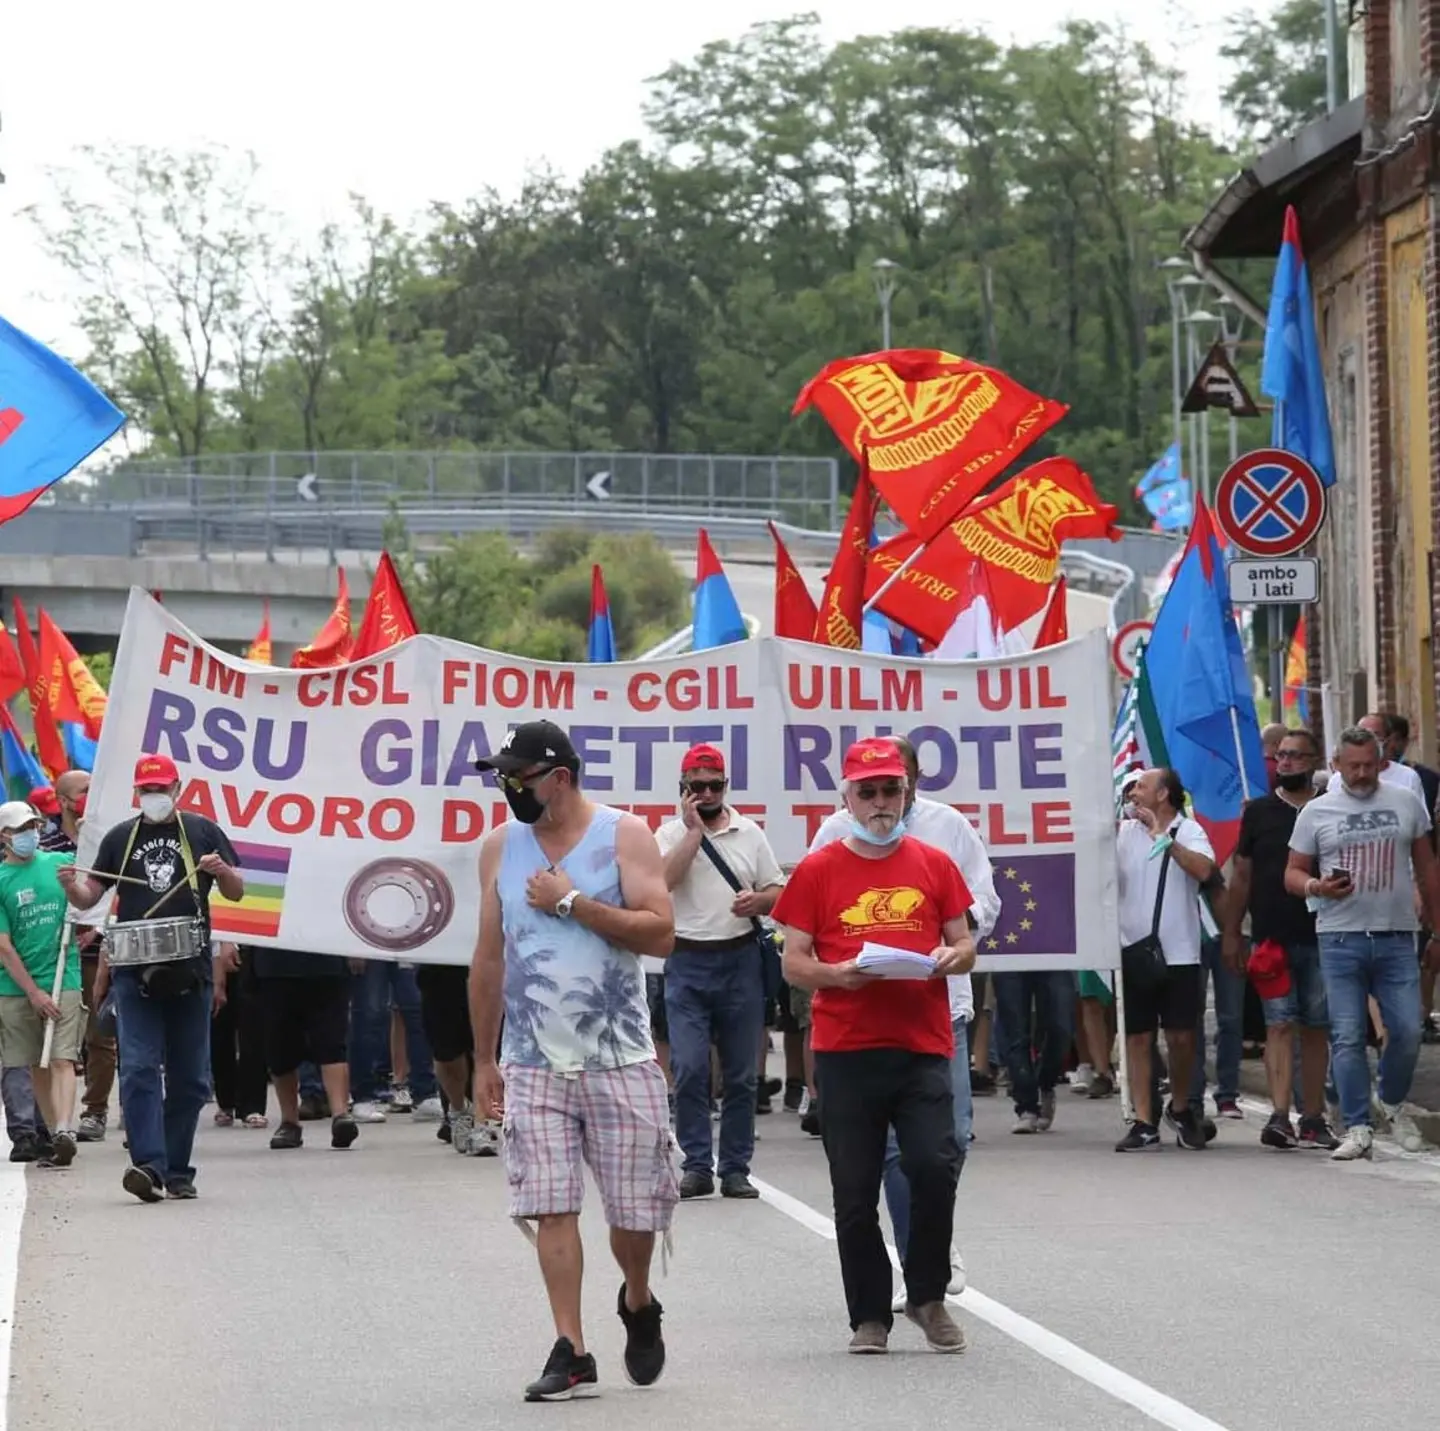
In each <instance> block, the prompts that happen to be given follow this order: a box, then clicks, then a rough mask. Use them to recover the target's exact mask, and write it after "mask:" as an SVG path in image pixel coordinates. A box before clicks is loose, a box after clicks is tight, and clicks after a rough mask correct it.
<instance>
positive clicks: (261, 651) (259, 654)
mask: <svg viewBox="0 0 1440 1431" xmlns="http://www.w3.org/2000/svg"><path fill="white" fill-rule="evenodd" d="M264 610H265V614H264V615H263V616H262V617H261V618H260V629H259V630H258V631H257V632H256V633H255V639H254V640H253V641H252V642H251V643H250V644H249V645H248V646H247V647H246V648H245V659H246V660H247V661H254V662H255V664H256V665H257V666H273V665H274V664H275V643H274V642H273V641H272V640H271V639H270V598H269V597H266V598H265V608H264Z"/></svg>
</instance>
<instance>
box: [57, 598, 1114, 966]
mask: <svg viewBox="0 0 1440 1431" xmlns="http://www.w3.org/2000/svg"><path fill="white" fill-rule="evenodd" d="M1108 661H1109V657H1108V653H1107V649H1106V642H1105V636H1104V633H1103V632H1091V633H1090V634H1088V635H1087V636H1085V637H1082V638H1080V639H1078V640H1075V641H1071V642H1068V643H1066V644H1064V645H1059V646H1052V647H1049V648H1047V649H1045V650H1042V651H1036V652H1033V653H1030V654H1027V655H1023V656H1014V657H1009V658H1007V659H1004V660H1000V661H994V662H986V663H980V662H942V661H905V660H900V659H897V658H893V657H889V656H879V655H871V654H868V653H863V652H859V651H838V650H832V649H829V648H825V647H820V646H816V645H812V644H810V643H807V642H794V641H781V640H776V639H773V638H766V639H762V640H757V641H745V642H739V643H736V644H734V645H730V646H723V647H718V648H715V649H713V650H708V651H704V652H700V653H696V654H693V655H688V656H679V657H672V658H668V659H666V660H663V661H653V662H635V661H630V662H623V661H622V662H615V663H613V664H612V663H605V664H594V665H590V664H580V665H575V666H562V665H550V664H546V663H543V662H537V661H528V660H523V659H521V658H519V657H515V656H508V655H503V654H500V653H497V652H494V651H484V650H480V649H478V648H477V647H473V646H467V645H465V644H463V643H461V642H458V641H447V640H441V639H439V638H437V637H433V636H420V637H416V638H414V639H412V640H410V641H406V642H405V643H404V644H402V645H400V646H397V647H394V648H392V649H390V650H388V651H385V652H382V653H381V654H379V655H377V656H375V657H374V658H373V659H370V660H365V661H360V662H357V663H355V664H353V665H350V666H341V667H334V668H331V669H326V670H316V671H300V670H282V669H276V668H271V667H261V666H257V665H255V664H254V663H252V662H248V661H245V660H242V659H240V658H239V657H235V656H229V655H227V654H225V653H224V652H222V651H218V650H216V649H215V648H213V647H211V646H208V645H206V644H205V643H204V642H202V641H201V640H199V638H197V637H196V636H195V635H194V634H193V633H191V632H190V631H189V630H187V629H186V628H185V627H184V626H183V625H182V624H181V623H180V622H179V621H177V620H176V619H175V617H174V616H173V615H171V613H170V612H169V611H168V610H167V609H166V608H165V607H163V606H161V605H160V604H159V603H157V602H156V601H155V600H154V599H153V598H152V597H151V596H150V595H149V594H148V593H147V592H144V591H141V590H139V589H138V588H137V589H136V590H133V591H132V592H131V594H130V602H129V606H128V608H127V611H126V617H125V626H124V631H123V633H122V636H121V640H120V649H119V652H118V654H117V657H116V662H115V671H114V676H113V679H112V681H111V688H110V695H111V700H110V705H109V710H108V713H107V715H106V717H105V724H104V729H103V731H102V733H101V738H100V749H99V753H98V758H97V762H96V766H95V774H94V780H93V783H92V785H91V789H90V796H89V803H88V810H87V818H86V822H85V830H84V843H83V845H82V850H81V862H82V864H83V863H88V861H89V859H90V857H91V856H93V853H94V850H95V848H96V846H97V845H98V843H99V839H100V836H101V835H102V834H103V833H104V832H105V831H106V830H107V829H109V828H110V827H111V826H112V825H115V824H117V823H119V822H120V821H122V820H124V819H126V818H128V817H129V816H130V815H131V813H132V805H133V797H132V791H131V787H130V781H131V773H132V770H133V767H134V762H135V760H136V759H137V758H138V757H139V756H140V755H141V754H142V753H146V754H156V753H163V754H167V755H170V756H171V757H173V758H174V760H175V762H176V764H177V765H178V766H179V768H180V772H181V779H182V784H183V790H182V794H181V800H180V804H181V808H182V809H185V810H190V811H194V812H196V813H199V814H202V815H206V816H209V817H210V818H212V819H214V820H216V821H217V822H218V823H219V824H220V825H221V826H222V827H223V828H224V829H225V830H226V832H227V833H228V834H229V835H230V837H231V839H232V840H233V841H234V843H235V847H236V850H237V852H238V853H239V856H240V859H241V863H242V865H243V872H244V875H245V880H246V894H245V898H244V900H243V901H241V902H240V903H239V904H231V903H228V902H227V901H225V900H223V899H220V898H219V897H218V895H217V896H216V897H215V898H214V899H213V901H212V907H213V910H214V925H215V931H216V933H217V935H223V936H224V937H227V938H232V939H235V940H236V941H238V942H240V943H246V944H269V945H279V946H283V947H285V948H293V949H306V950H314V951H317V952H322V953H334V954H349V955H363V956H365V957H367V958H391V959H405V960H413V961H416V962H420V963H432V964H461V963H466V962H468V961H469V958H470V955H471V952H472V949H473V946H474V940H475V932H476V924H477V914H478V890H477V876H476V861H477V857H478V854H479V841H480V839H481V837H482V836H483V835H484V834H485V833H486V832H487V831H488V830H490V829H492V828H494V826H495V825H496V824H498V823H500V822H501V821H503V820H504V819H505V818H506V817H507V815H508V807H507V806H506V804H505V800H504V797H503V795H502V794H501V791H500V790H499V788H498V787H497V786H496V784H495V783H494V778H493V777H492V776H490V775H488V774H484V775H482V774H480V773H479V772H477V771H476V770H475V768H474V762H475V761H476V760H477V759H479V758H481V757H483V756H486V755H488V754H490V752H491V751H492V750H494V749H495V747H496V746H498V745H499V743H500V742H501V741H502V740H503V739H504V737H505V733H506V731H507V730H509V729H510V728H511V727H512V726H514V725H516V724H519V723H520V722H521V721H524V720H529V719H534V718H536V717H539V716H545V717H547V718H549V719H551V720H554V721H556V722H557V723H558V724H560V725H562V726H564V727H565V728H566V729H567V730H568V731H569V732H570V736H571V739H572V740H573V741H574V743H575V747H576V750H577V751H578V752H579V754H580V757H581V760H582V761H583V763H584V775H583V779H582V783H583V785H584V788H585V789H586V790H587V791H588V792H589V793H590V794H591V795H592V796H593V797H594V798H595V799H596V800H599V801H603V802H605V803H607V804H614V805H619V806H622V807H624V808H627V809H630V810H633V811H634V812H635V813H636V814H638V815H640V816H641V817H642V818H644V819H645V820H647V821H649V823H650V824H651V826H652V827H654V826H656V825H658V824H659V823H660V822H661V821H663V820H666V819H669V818H671V817H672V816H674V815H675V814H676V813H677V804H678V785H679V769H680V757H681V755H682V754H683V753H684V751H685V750H686V748H687V747H689V746H690V745H692V744H695V743H697V742H700V741H706V742H710V743H713V744H715V745H718V746H720V747H721V748H722V749H723V750H724V751H725V753H726V756H727V759H728V762H729V771H730V779H731V792H730V799H731V802H732V804H733V805H734V806H735V808H736V809H737V810H739V811H741V812H742V813H744V814H747V815H750V816H751V817H752V818H754V819H756V820H758V821H759V822H760V823H762V824H763V825H764V827H765V829H766V832H767V833H768V835H769V837H770V840H771V843H772V845H773V847H774V849H775V852H776V854H777V856H778V857H779V859H780V861H781V863H782V864H785V865H787V866H788V865H793V864H794V863H795V862H797V861H798V860H799V859H800V858H801V857H802V856H803V855H804V853H805V849H806V846H807V843H808V841H809V839H810V838H811V836H812V835H813V834H814V832H815V830H816V829H817V828H818V827H819V824H820V822H821V821H822V820H823V819H824V818H825V816H826V815H828V814H830V813H831V812H832V811H833V810H834V809H835V808H836V806H837V804H838V802H839V769H840V761H841V757H842V755H843V753H844V751H845V749H846V747H847V746H848V745H849V744H850V743H851V742H852V741H854V740H856V739H857V738H859V737H861V736H866V735H878V734H890V733H901V734H904V735H907V736H908V737H909V738H910V739H911V740H912V741H913V742H914V743H915V745H916V747H917V749H918V750H919V753H920V763H921V769H922V771H923V778H922V781H921V791H922V793H923V794H925V795H928V796H929V797H931V798H932V799H937V800H943V801H947V802H949V803H953V804H954V805H955V806H956V807H957V808H958V809H960V810H961V811H963V812H964V813H965V814H966V815H967V816H968V817H969V819H970V820H971V821H972V822H973V823H974V825H975V827H976V829H977V830H978V831H979V833H980V836H981V838H982V839H983V840H984V841H985V844H986V846H987V848H988V849H989V851H990V855H991V858H992V860H993V861H994V864H995V877H996V886H997V889H998V891H999V893H1000V897H1001V899H1002V901H1003V902H1004V914H1003V916H1002V918H1001V921H1000V923H999V925H998V926H997V928H996V929H995V931H994V932H993V933H992V934H991V935H990V936H989V938H987V939H986V940H984V941H983V943H982V947H981V961H982V962H981V967H982V968H991V969H996V968H1001V969H1071V968H1088V969H1107V968H1112V967H1114V966H1115V964H1116V963H1117V962H1118V957H1119V938H1118V930H1117V920H1116V881H1115V857H1114V844H1115V842H1114V826H1113V818H1114V817H1113V806H1114V802H1113V798H1112V791H1111V776H1110V757H1109V749H1110V718H1109V708H1108V683H1107V670H1108Z"/></svg>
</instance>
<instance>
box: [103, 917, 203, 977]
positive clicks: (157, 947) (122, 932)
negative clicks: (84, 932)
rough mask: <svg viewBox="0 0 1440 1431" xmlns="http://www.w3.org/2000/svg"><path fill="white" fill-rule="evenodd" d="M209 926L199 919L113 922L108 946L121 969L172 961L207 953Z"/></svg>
mask: <svg viewBox="0 0 1440 1431" xmlns="http://www.w3.org/2000/svg"><path fill="white" fill-rule="evenodd" d="M206 948H207V945H206V940H205V929H204V926H203V925H202V924H201V923H200V921H199V920H198V919H137V920H132V921H130V922H129V923H126V924H112V925H111V926H110V927H109V928H108V929H107V930H106V931H105V949H106V955H107V957H108V958H109V961H110V963H111V965H112V966H113V967H115V968H117V969H122V968H123V969H130V968H135V967H136V966H138V965H141V964H171V963H175V962H176V961H178V960H181V959H193V958H194V957H195V956H196V955H197V954H203V953H205V951H206Z"/></svg>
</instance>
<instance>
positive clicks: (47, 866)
mask: <svg viewBox="0 0 1440 1431" xmlns="http://www.w3.org/2000/svg"><path fill="white" fill-rule="evenodd" d="M74 863H75V856H74V855H70V854H58V853H50V852H47V851H45V850H41V851H40V852H39V853H38V854H37V855H36V856H35V858H34V859H31V860H26V861H25V862H24V863H23V864H16V863H13V862H11V861H10V860H6V861H5V862H4V863H3V864H0V934H3V935H5V936H6V937H7V938H8V939H9V940H10V942H11V943H12V944H13V945H14V946H15V949H16V952H17V953H18V954H19V955H20V959H21V962H22V963H23V964H24V965H25V967H26V969H28V970H29V971H30V977H31V978H32V979H34V980H35V982H36V983H37V984H38V985H39V986H40V988H41V990H42V991H43V992H44V993H47V994H48V993H50V992H51V990H52V989H53V988H54V987H55V960H56V958H57V957H58V955H59V953H60V926H61V925H62V924H63V923H64V921H65V903H66V901H65V891H64V890H63V889H61V888H60V881H59V880H58V879H57V878H56V877H55V871H56V870H58V869H59V868H60V866H61V865H72V864H74ZM79 987H80V954H79V950H78V949H77V948H76V945H75V941H74V939H73V938H72V939H71V941H70V952H69V953H68V954H67V955H66V957H65V978H64V981H63V983H62V984H61V985H60V988H61V991H62V992H63V991H64V990H66V989H78V988H79ZM7 994H8V995H10V996H11V997H14V996H15V995H17V994H18V995H20V996H21V997H22V998H23V997H24V990H23V989H21V987H20V986H19V984H17V983H16V982H15V980H14V979H12V978H11V977H10V974H9V972H8V971H7V970H6V969H5V968H4V967H3V966H0V997H4V996H5V995H7Z"/></svg>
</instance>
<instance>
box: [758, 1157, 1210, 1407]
mask: <svg viewBox="0 0 1440 1431" xmlns="http://www.w3.org/2000/svg"><path fill="white" fill-rule="evenodd" d="M750 1181H751V1182H752V1183H754V1184H755V1186H756V1187H757V1188H759V1190H760V1196H761V1197H762V1198H764V1199H765V1201H766V1202H768V1203H769V1204H770V1206H771V1207H773V1208H774V1209H775V1210H776V1211H777V1212H783V1213H784V1214H785V1216H786V1217H788V1218H790V1219H791V1220H792V1221H794V1222H798V1223H799V1224H800V1226H801V1227H804V1228H808V1229H809V1230H810V1231H811V1232H813V1233H814V1234H815V1235H816V1236H817V1237H823V1238H825V1239H826V1240H827V1241H829V1242H834V1241H835V1224H834V1222H832V1221H831V1219H830V1218H828V1217H826V1216H825V1214H824V1213H822V1212H817V1211H816V1210H815V1209H814V1208H813V1207H811V1206H810V1204H809V1203H804V1202H801V1201H800V1199H799V1198H796V1197H792V1196H791V1195H790V1194H789V1193H787V1192H785V1191H783V1190H782V1189H780V1188H777V1187H774V1186H773V1185H772V1184H770V1183H767V1182H764V1181H762V1180H761V1179H760V1178H757V1177H756V1176H755V1175H754V1174H753V1173H752V1174H751V1175H750ZM889 1252H890V1260H891V1262H895V1261H896V1256H895V1249H894V1248H893V1247H890V1248H889ZM946 1300H947V1301H949V1302H954V1303H955V1304H956V1305H957V1306H960V1307H963V1308H964V1309H965V1310H966V1311H967V1312H970V1313H971V1314H972V1315H973V1316H976V1317H978V1318H979V1319H980V1320H981V1321H982V1322H987V1323H989V1325H990V1326H992V1327H994V1328H995V1330H996V1331H997V1332H1001V1333H1003V1334H1004V1335H1005V1336H1007V1337H1010V1338H1011V1339H1012V1340H1014V1341H1017V1342H1019V1343H1020V1344H1021V1346H1024V1347H1028V1348H1029V1349H1030V1350H1031V1351H1033V1352H1036V1353H1038V1354H1039V1355H1040V1356H1043V1357H1044V1358H1045V1360H1046V1361H1050V1362H1053V1363H1054V1364H1055V1365H1056V1366H1058V1367H1060V1368H1061V1369H1062V1370H1064V1371H1068V1372H1070V1373H1071V1374H1072V1375H1073V1376H1078V1377H1079V1378H1080V1379H1081V1380H1082V1381H1088V1382H1089V1383H1090V1385H1091V1386H1093V1387H1095V1388H1096V1389H1097V1390H1099V1391H1103V1392H1105V1394H1106V1395H1107V1396H1113V1397H1114V1398H1115V1399H1116V1400H1117V1401H1123V1402H1124V1403H1125V1404H1126V1405H1127V1406H1133V1407H1134V1408H1135V1410H1137V1411H1138V1412H1140V1413H1141V1415H1143V1416H1147V1417H1149V1418H1150V1420H1152V1421H1154V1422H1156V1423H1157V1424H1158V1425H1160V1426H1168V1427H1170V1428H1171V1431H1225V1428H1224V1427H1223V1426H1221V1425H1220V1423H1219V1422H1218V1421H1212V1420H1211V1419H1210V1418H1209V1417H1208V1416H1202V1415H1201V1414H1200V1413H1199V1412H1198V1411H1193V1410H1191V1408H1190V1407H1188V1406H1186V1405H1185V1404H1184V1403H1183V1402H1179V1401H1176V1400H1175V1398H1174V1397H1172V1396H1166V1395H1165V1393H1164V1392H1163V1391H1157V1390H1156V1389H1155V1388H1154V1387H1153V1386H1150V1385H1147V1384H1146V1383H1145V1382H1143V1381H1140V1380H1139V1379H1138V1378H1136V1377H1133V1376H1131V1375H1130V1374H1129V1373H1128V1372H1124V1371H1121V1370H1120V1369H1119V1367H1115V1366H1111V1365H1110V1363H1109V1362H1107V1361H1101V1360H1100V1358H1099V1357H1098V1356H1095V1355H1093V1354H1092V1353H1090V1352H1087V1351H1085V1350H1084V1349H1083V1348H1081V1347H1077V1346H1076V1345H1075V1343H1074V1342H1070V1341H1066V1339H1065V1338H1064V1337H1062V1336H1059V1335H1058V1334H1057V1333H1055V1332H1052V1331H1050V1330H1049V1329H1048V1328H1046V1327H1042V1326H1041V1325H1040V1324H1039V1323H1038V1322H1032V1321H1031V1320H1030V1318H1029V1317H1025V1316H1021V1314H1020V1313H1019V1312H1016V1311H1012V1310H1011V1309H1010V1308H1009V1307H1007V1306H1006V1305H1005V1304H1004V1303H1003V1302H997V1301H996V1300H995V1299H994V1298H993V1297H987V1296H986V1295H985V1294H984V1293H983V1292H977V1291H976V1290H975V1288H974V1287H966V1289H965V1290H964V1292H962V1293H961V1294H960V1295H959V1296H958V1297H947V1298H946Z"/></svg>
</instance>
